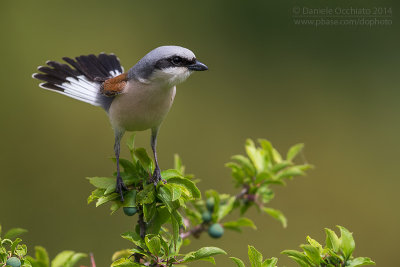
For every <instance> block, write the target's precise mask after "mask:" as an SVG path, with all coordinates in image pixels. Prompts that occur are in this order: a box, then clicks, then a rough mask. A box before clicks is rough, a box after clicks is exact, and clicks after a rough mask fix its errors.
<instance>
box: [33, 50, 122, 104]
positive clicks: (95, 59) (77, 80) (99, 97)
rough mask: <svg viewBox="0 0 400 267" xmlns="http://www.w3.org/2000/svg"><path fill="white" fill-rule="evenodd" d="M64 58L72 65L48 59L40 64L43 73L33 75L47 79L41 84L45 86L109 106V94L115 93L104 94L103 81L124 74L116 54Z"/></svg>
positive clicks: (64, 93) (67, 94)
mask: <svg viewBox="0 0 400 267" xmlns="http://www.w3.org/2000/svg"><path fill="white" fill-rule="evenodd" d="M63 60H64V61H65V62H66V63H68V64H69V65H68V64H62V63H59V62H56V61H47V62H46V64H47V66H40V67H38V70H39V71H40V72H41V73H35V74H33V76H32V77H33V78H36V79H39V80H42V81H44V83H41V84H40V85H39V86H40V87H42V88H44V89H47V90H51V91H55V92H57V93H60V94H63V95H66V96H69V97H71V98H74V99H77V100H80V101H83V102H86V103H89V104H91V105H94V106H101V107H103V108H104V109H105V110H108V108H109V106H110V104H111V102H112V98H110V97H107V96H112V94H108V95H107V94H102V93H101V88H102V84H103V82H105V81H107V80H109V79H112V78H113V77H116V76H119V75H121V74H123V68H122V66H121V64H120V62H119V59H118V58H117V57H116V56H115V55H114V54H104V53H101V54H100V55H98V56H95V55H88V56H79V57H76V58H75V59H71V58H68V57H64V58H63ZM106 95H107V96H106Z"/></svg>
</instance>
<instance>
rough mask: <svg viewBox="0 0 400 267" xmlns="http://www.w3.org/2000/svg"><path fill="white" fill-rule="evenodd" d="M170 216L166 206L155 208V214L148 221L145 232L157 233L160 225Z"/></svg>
mask: <svg viewBox="0 0 400 267" xmlns="http://www.w3.org/2000/svg"><path fill="white" fill-rule="evenodd" d="M170 217H171V214H170V213H169V211H168V209H167V208H166V207H159V208H157V211H156V214H155V215H154V216H153V218H152V219H151V221H150V222H149V223H148V226H147V232H148V233H150V234H158V233H159V232H160V228H161V226H162V225H163V224H164V223H166V222H167V221H168V220H169V219H170Z"/></svg>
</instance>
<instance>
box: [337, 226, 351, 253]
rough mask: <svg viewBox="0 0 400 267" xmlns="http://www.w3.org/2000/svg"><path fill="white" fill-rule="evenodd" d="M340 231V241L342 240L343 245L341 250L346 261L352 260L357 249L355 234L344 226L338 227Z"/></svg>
mask: <svg viewBox="0 0 400 267" xmlns="http://www.w3.org/2000/svg"><path fill="white" fill-rule="evenodd" d="M337 227H338V228H339V229H340V235H341V236H340V239H341V244H340V250H341V251H342V253H343V256H344V257H345V259H346V260H348V259H350V257H351V254H352V253H353V251H354V248H355V243H354V239H353V234H352V233H350V232H349V230H347V229H346V228H344V227H342V226H339V225H338V226H337Z"/></svg>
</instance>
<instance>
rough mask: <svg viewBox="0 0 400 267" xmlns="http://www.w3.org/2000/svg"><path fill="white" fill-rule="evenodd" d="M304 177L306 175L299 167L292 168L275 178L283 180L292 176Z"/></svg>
mask: <svg viewBox="0 0 400 267" xmlns="http://www.w3.org/2000/svg"><path fill="white" fill-rule="evenodd" d="M304 175H306V173H305V172H304V171H302V170H301V168H300V167H299V166H292V167H289V168H286V169H284V170H282V171H281V172H279V174H278V176H277V178H278V179H284V178H292V177H293V176H304Z"/></svg>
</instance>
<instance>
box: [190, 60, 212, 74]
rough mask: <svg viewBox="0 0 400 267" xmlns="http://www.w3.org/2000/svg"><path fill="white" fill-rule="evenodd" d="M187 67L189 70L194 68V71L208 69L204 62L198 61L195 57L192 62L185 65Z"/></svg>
mask: <svg viewBox="0 0 400 267" xmlns="http://www.w3.org/2000/svg"><path fill="white" fill-rule="evenodd" d="M187 68H188V69H189V70H194V71H203V70H208V67H207V66H206V65H205V64H203V63H201V62H200V61H198V60H197V59H196V61H195V63H194V64H192V65H189V66H187Z"/></svg>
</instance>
